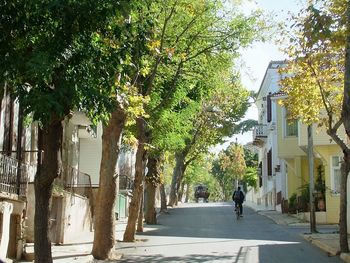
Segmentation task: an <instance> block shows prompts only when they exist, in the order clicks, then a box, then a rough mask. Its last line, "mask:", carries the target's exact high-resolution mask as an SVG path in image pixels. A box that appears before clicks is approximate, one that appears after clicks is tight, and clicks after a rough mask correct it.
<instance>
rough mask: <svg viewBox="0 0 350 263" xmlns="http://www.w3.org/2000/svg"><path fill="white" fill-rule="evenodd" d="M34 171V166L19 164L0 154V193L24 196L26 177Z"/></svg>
mask: <svg viewBox="0 0 350 263" xmlns="http://www.w3.org/2000/svg"><path fill="white" fill-rule="evenodd" d="M35 171H36V166H34V165H29V164H25V163H19V162H18V160H17V159H14V158H12V157H9V156H6V155H3V154H0V191H1V192H6V193H11V194H18V195H20V196H25V195H26V193H27V188H28V175H31V174H33V173H35ZM18 179H19V180H18Z"/></svg>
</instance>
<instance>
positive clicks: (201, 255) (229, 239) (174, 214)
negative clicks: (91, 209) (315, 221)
mask: <svg viewBox="0 0 350 263" xmlns="http://www.w3.org/2000/svg"><path fill="white" fill-rule="evenodd" d="M158 220H159V225H155V226H146V228H145V232H144V233H142V234H138V235H137V239H138V240H137V241H136V242H135V243H123V242H118V244H117V247H118V248H117V252H119V253H122V254H123V257H122V259H121V260H118V262H146V263H147V262H153V263H158V262H159V263H160V262H198V263H199V262H220V263H221V262H234V263H243V262H245V263H255V262H264V263H265V262H266V263H274V262H276V263H281V262H283V263H284V262H291V263H302V262H315V263H316V262H317V263H323V262H341V260H340V259H339V258H338V257H328V256H327V255H326V254H325V253H324V252H323V251H321V250H320V249H319V248H317V247H315V246H313V245H312V244H310V243H309V242H306V241H305V240H304V239H303V238H302V237H301V236H300V234H301V233H303V231H304V232H305V231H307V230H306V229H302V228H298V229H296V228H291V227H287V226H281V225H277V224H275V223H274V222H273V221H272V220H270V219H268V218H266V217H264V216H262V215H259V214H257V213H256V212H254V211H253V210H251V209H249V208H246V207H245V208H244V217H243V218H242V219H240V220H238V221H237V220H236V219H235V214H234V212H233V206H232V205H231V204H229V203H198V204H182V205H181V206H180V207H177V208H174V209H171V210H170V211H169V214H162V215H160V216H159V218H158Z"/></svg>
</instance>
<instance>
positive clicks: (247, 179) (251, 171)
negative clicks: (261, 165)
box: [243, 167, 258, 191]
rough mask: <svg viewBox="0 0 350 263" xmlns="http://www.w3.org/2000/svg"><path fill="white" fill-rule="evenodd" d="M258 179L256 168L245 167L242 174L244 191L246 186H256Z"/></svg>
mask: <svg viewBox="0 0 350 263" xmlns="http://www.w3.org/2000/svg"><path fill="white" fill-rule="evenodd" d="M257 181H258V174H257V170H256V168H254V167H247V170H246V173H245V175H244V179H243V183H244V186H245V189H244V190H245V191H247V187H248V186H250V187H253V188H256V186H257V185H256V183H257Z"/></svg>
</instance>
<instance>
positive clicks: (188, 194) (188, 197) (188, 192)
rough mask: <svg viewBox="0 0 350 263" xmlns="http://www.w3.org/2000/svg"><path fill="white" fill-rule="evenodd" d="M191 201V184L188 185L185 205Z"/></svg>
mask: <svg viewBox="0 0 350 263" xmlns="http://www.w3.org/2000/svg"><path fill="white" fill-rule="evenodd" d="M189 199H190V184H189V183H187V184H186V198H185V203H188V200H189Z"/></svg>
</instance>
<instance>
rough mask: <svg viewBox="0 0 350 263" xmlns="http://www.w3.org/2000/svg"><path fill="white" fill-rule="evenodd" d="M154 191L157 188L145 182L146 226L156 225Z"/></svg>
mask: <svg viewBox="0 0 350 263" xmlns="http://www.w3.org/2000/svg"><path fill="white" fill-rule="evenodd" d="M156 189H157V188H156V186H155V185H154V184H153V183H151V182H146V196H147V202H146V203H145V208H146V213H145V221H146V223H147V224H148V225H156V224H157V212H156V208H155V203H156Z"/></svg>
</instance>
